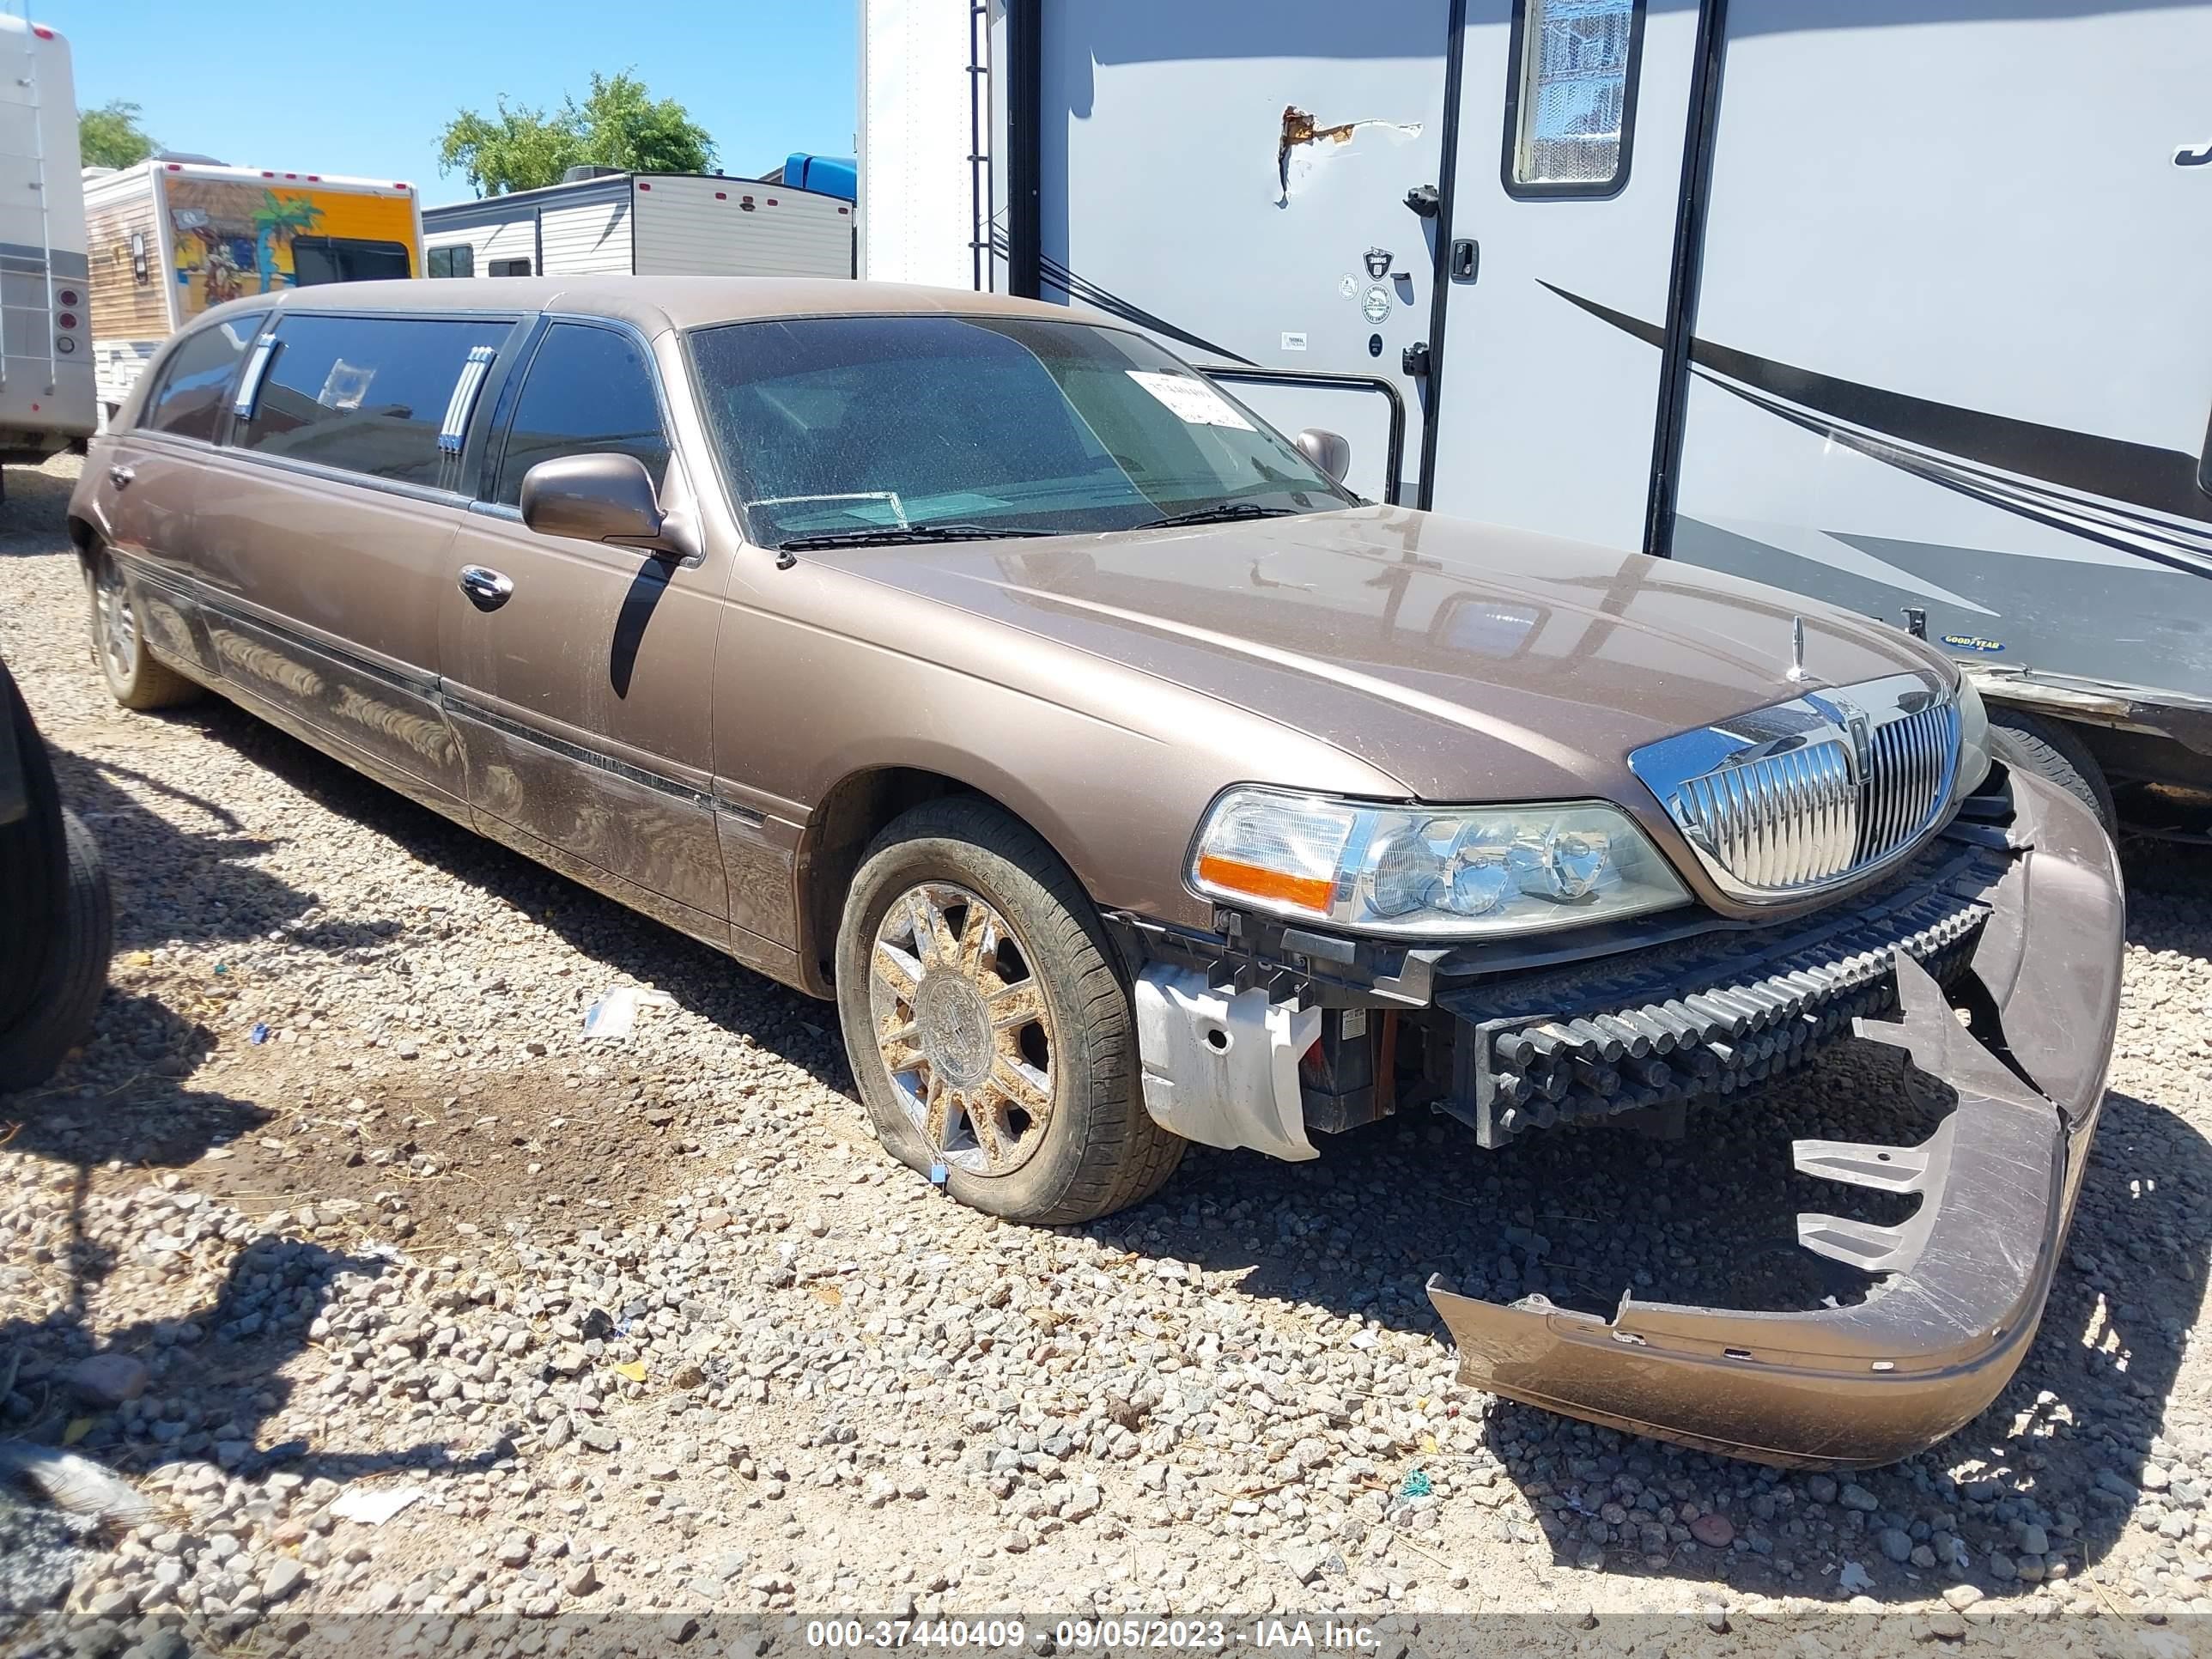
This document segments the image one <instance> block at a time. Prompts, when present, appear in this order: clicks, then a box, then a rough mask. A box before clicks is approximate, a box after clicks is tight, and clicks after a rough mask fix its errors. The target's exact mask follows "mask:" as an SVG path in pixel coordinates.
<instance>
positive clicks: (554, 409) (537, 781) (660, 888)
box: [439, 319, 729, 945]
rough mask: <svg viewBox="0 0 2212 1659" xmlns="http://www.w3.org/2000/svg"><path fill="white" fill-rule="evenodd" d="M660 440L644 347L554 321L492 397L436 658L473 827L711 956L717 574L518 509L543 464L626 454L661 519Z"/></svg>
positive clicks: (714, 928) (722, 918)
mask: <svg viewBox="0 0 2212 1659" xmlns="http://www.w3.org/2000/svg"><path fill="white" fill-rule="evenodd" d="M668 431H669V425H668V419H667V410H666V407H665V403H664V400H663V398H662V395H661V389H660V381H659V371H658V369H657V368H656V365H655V362H654V358H653V352H652V351H651V349H649V347H648V345H647V342H646V341H645V340H644V339H642V338H641V337H640V336H639V335H637V334H636V333H635V331H631V330H629V329H628V328H625V327H620V326H617V325H612V324H608V323H601V322H596V321H591V320H587V319H552V320H550V321H549V322H548V323H547V324H546V325H545V326H544V331H543V334H542V336H541V337H539V338H538V341H537V342H536V343H535V345H534V347H533V348H532V349H530V350H529V352H528V354H527V362H526V363H525V364H524V366H523V367H522V368H521V370H520V375H519V377H510V380H509V382H508V384H507V388H506V389H504V390H502V392H501V394H500V406H499V409H498V410H496V411H495V416H494V431H493V433H492V436H491V440H490V442H489V446H488V455H487V465H486V466H485V468H484V470H483V499H482V500H481V501H478V502H477V505H476V507H475V508H474V510H472V511H471V513H469V514H468V515H467V516H466V521H465V523H464V524H463V526H462V527H461V529H460V532H459V535H458V536H457V537H456V538H455V539H454V541H453V544H452V546H451V547H450V549H449V550H447V555H446V558H445V561H444V574H443V592H441V596H440V604H441V611H440V617H441V623H440V641H439V660H440V664H441V671H442V674H443V677H444V695H445V707H446V713H447V720H449V721H450V723H451V725H452V728H453V732H455V734H456V736H457V737H458V738H459V741H460V744H461V749H462V752H463V756H464V759H465V765H466V770H467V787H468V791H469V799H470V801H471V804H472V805H474V806H475V808H476V811H477V823H478V826H479V827H480V828H481V829H483V830H484V831H485V833H487V834H489V835H493V836H498V837H500V838H501V839H502V840H505V841H507V842H509V844H511V845H513V846H516V847H519V848H521V849H522V850H524V851H526V852H528V853H530V854H532V855H533V856H535V857H537V858H539V859H542V860H544V861H545V862H547V863H549V864H551V865H553V866H555V867H556V868H560V869H564V870H566V871H567V872H568V873H570V874H572V875H574V876H576V877H578V878H580V879H583V880H586V881H589V882H591V883H592V884H593V885H596V886H598V887H599V888H601V889H602V890H605V891H608V892H610V893H612V894H613V895H614V896H617V897H618V898H620V899H622V900H623V902H625V903H628V904H631V905H634V906H635V907H636V908H640V909H642V910H645V911H647V912H648V913H649V914H651V915H656V916H658V917H659V918H660V919H661V920H663V921H666V922H668V923H669V924H670V925H671V926H673V927H680V928H682V929H684V931H686V932H688V933H693V934H696V935H697V936H698V937H701V938H703V939H709V940H712V941H713V942H714V943H715V944H718V945H720V944H725V943H726V941H727V937H728V928H727V926H726V918H727V916H728V914H729V908H728V903H727V898H726V891H725V888H724V884H723V877H722V861H721V854H720V847H719V845H718V842H717V840H716V832H715V826H714V796H713V787H714V745H713V732H712V726H711V724H710V721H709V718H708V716H709V708H710V687H711V683H712V671H713V666H714V635H715V630H716V628H717V625H718V623H719V621H720V611H721V606H720V594H721V586H722V582H723V580H724V579H725V577H726V574H727V573H726V564H724V563H722V562H720V561H717V560H714V559H713V558H712V557H709V558H708V559H707V560H705V561H701V560H698V559H691V560H684V559H680V558H678V557H677V556H674V555H672V554H667V553H661V552H653V551H647V550H640V549H636V548H629V547H618V546H611V545H608V544H605V543H599V542H585V541H574V540H569V539H567V538H557V537H549V536H540V535H538V534H537V533H536V532H532V531H531V530H529V529H528V528H526V526H524V525H523V523H522V515H521V510H520V505H519V504H520V501H521V498H522V479H523V476H524V475H525V474H526V473H527V472H528V471H530V469H531V468H532V466H535V465H538V463H539V462H540V461H547V460H552V459H556V458H557V457H560V456H563V455H582V454H593V453H608V452H615V453H623V454H629V455H635V456H636V457H637V458H638V459H640V460H641V461H642V462H643V463H644V464H645V466H646V470H647V471H648V472H650V473H651V474H652V476H653V479H654V482H655V483H657V484H658V485H659V487H660V489H661V495H662V499H663V501H668V500H670V499H671V493H672V491H671V484H670V483H669V474H670V470H671V465H672V464H671V450H670V444H669V439H668V436H667V434H668ZM675 465H680V463H677V464H675ZM464 571H470V572H471V581H470V583H468V584H466V585H465V584H464V582H463V580H462V575H463V572H464ZM472 589H473V590H474V591H473V592H472V591H471V590H472ZM502 589H503V590H504V592H503V594H502V593H501V590H502Z"/></svg>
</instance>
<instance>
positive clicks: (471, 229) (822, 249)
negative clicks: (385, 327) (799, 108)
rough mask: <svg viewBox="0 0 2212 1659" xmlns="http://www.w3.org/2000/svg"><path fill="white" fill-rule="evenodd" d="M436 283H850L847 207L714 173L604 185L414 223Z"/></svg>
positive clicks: (565, 187)
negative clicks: (572, 279) (631, 279)
mask: <svg viewBox="0 0 2212 1659" xmlns="http://www.w3.org/2000/svg"><path fill="white" fill-rule="evenodd" d="M422 234H423V240H424V245H425V247H426V249H427V253H428V270H429V275H431V276H583V275H588V274H591V273H593V272H618V273H623V274H629V275H635V276H683V275H692V276H851V275H852V274H853V204H851V203H849V202H846V201H842V200H840V199H839V198H838V197H835V196H824V195H821V194H819V193H817V192H816V191H808V190H801V189H799V188H798V187H797V186H795V185H781V184H774V185H771V184H763V183H762V182H761V181H760V180H758V179H726V178H723V177H721V176H720V175H718V174H713V173H603V174H601V175H599V176H598V177H595V178H587V179H573V180H569V181H567V182H564V183H562V184H558V185H547V186H545V187H544V189H542V190H523V191H514V192H513V194H511V195H506V196H491V197H485V198H484V199H483V200H482V201H476V202H455V203H452V204H448V205H447V206H444V207H435V208H428V209H426V210H424V211H423V214H422Z"/></svg>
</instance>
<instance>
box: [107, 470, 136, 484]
mask: <svg viewBox="0 0 2212 1659" xmlns="http://www.w3.org/2000/svg"><path fill="white" fill-rule="evenodd" d="M137 476H138V475H137V473H136V472H133V471H131V469H130V468H129V467H127V466H111V467H109V468H108V469H107V482H108V483H112V484H113V485H114V486H115V487H116V488H117V489H127V488H128V487H129V486H130V483H131V480H132V479H133V478H135V477H137Z"/></svg>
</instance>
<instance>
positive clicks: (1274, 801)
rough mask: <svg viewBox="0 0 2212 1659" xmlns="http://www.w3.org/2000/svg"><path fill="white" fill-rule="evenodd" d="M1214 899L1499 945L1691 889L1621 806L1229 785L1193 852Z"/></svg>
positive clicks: (1197, 883)
mask: <svg viewBox="0 0 2212 1659" xmlns="http://www.w3.org/2000/svg"><path fill="white" fill-rule="evenodd" d="M1190 880H1191V884H1192V886H1194V888H1196V889H1197V890H1199V891H1200V892H1201V893H1203V894H1206V896H1208V897H1211V898H1218V899H1220V900H1223V901H1224V902H1228V903H1231V904H1241V905H1248V906H1249V907H1251V908H1254V909H1257V910H1266V911H1269V912H1272V913H1273V914H1274V915H1279V916H1290V917H1295V918H1297V919H1298V920H1301V921H1317V922H1322V923H1324V924H1327V925H1328V926H1331V927H1345V928H1351V929H1354V930H1356V931H1358V932H1360V933H1389V934H1393V935H1395V936H1398V937H1401V938H1417V939H1497V938H1504V937H1507V936H1510V935H1512V934H1516V933H1539V932H1541V931H1543V930H1545V929H1547V928H1553V927H1580V926H1581V925H1583V923H1585V922H1592V921H1620V920H1621V919H1622V918H1623V917H1626V916H1639V915H1644V913H1645V912H1647V911H1650V910H1663V909H1666V908H1668V907H1670V906H1672V905H1677V904H1683V903H1686V902H1688V900H1689V894H1688V893H1687V892H1686V891H1685V890H1684V889H1683V886H1682V884H1681V882H1680V880H1678V879H1677V878H1675V875H1674V871H1673V870H1671V869H1670V868H1668V865H1667V862H1666V860H1664V859H1662V858H1661V857H1660V856H1659V854H1658V852H1657V851H1656V849H1655V848H1653V847H1652V845H1651V843H1650V842H1649V841H1647V840H1645V839H1644V832H1643V831H1642V830H1640V829H1638V828H1637V827H1636V825H1635V824H1634V823H1633V822H1632V821H1631V820H1630V818H1629V817H1628V815H1627V814H1626V813H1625V812H1623V811H1621V810H1620V808H1619V807H1616V806H1608V805H1604V804H1602V803H1601V802H1596V801H1567V802H1562V803H1559V804H1556V805H1534V806H1369V805H1362V804H1360V803H1359V802H1357V801H1344V800H1331V799H1328V798H1326V797H1324V796H1319V795H1297V794H1291V793H1287V792H1285V791H1283V790H1277V789H1260V788H1248V789H1231V790H1230V791H1229V792H1228V793H1225V794H1224V795H1223V796H1222V797H1221V798H1220V799H1218V800H1217V801H1215V802H1214V804H1213V807H1212V811H1209V812H1208V813H1207V814H1206V823H1204V825H1203V826H1202V827H1201V828H1200V830H1199V833H1198V840H1197V842H1196V843H1195V845H1194V848H1193V849H1192V853H1191V866H1190Z"/></svg>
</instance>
